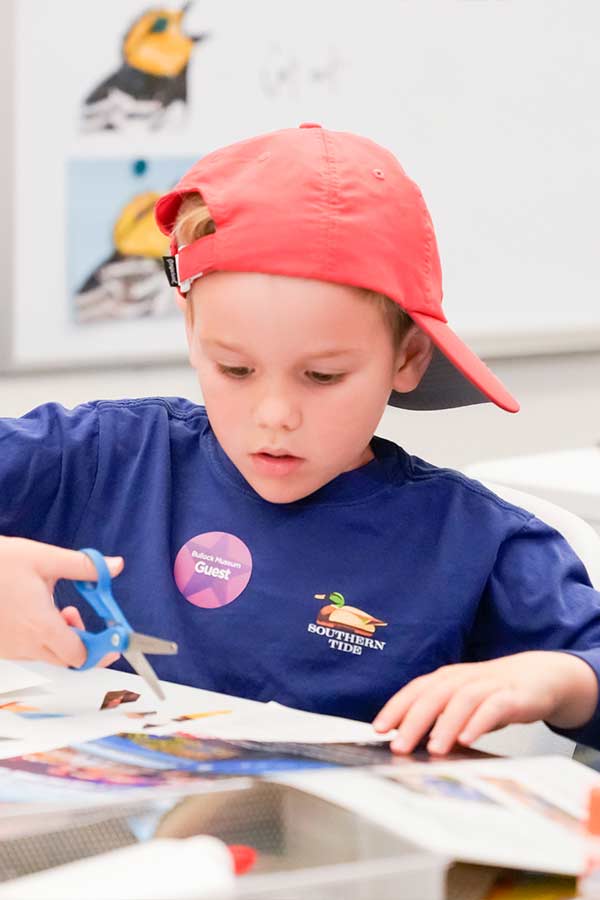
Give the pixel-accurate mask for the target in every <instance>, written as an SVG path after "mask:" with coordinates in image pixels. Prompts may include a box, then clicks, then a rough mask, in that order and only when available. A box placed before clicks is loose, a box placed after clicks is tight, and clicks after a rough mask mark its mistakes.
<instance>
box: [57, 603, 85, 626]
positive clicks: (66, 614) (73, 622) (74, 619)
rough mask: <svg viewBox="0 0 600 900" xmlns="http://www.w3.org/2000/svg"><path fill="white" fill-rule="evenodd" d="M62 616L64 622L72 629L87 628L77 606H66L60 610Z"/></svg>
mask: <svg viewBox="0 0 600 900" xmlns="http://www.w3.org/2000/svg"><path fill="white" fill-rule="evenodd" d="M59 612H60V615H61V616H62V617H63V619H64V621H65V622H66V623H67V625H69V626H70V627H71V628H85V626H84V624H83V619H82V618H81V616H80V614H79V610H78V609H77V607H75V606H65V608H64V609H61V610H59Z"/></svg>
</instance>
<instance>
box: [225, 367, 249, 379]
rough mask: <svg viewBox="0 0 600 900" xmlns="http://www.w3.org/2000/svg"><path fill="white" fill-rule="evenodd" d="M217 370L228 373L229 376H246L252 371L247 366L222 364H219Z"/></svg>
mask: <svg viewBox="0 0 600 900" xmlns="http://www.w3.org/2000/svg"><path fill="white" fill-rule="evenodd" d="M219 372H221V373H222V374H223V375H229V376H230V377H231V378H247V377H248V375H250V374H251V373H252V369H250V368H248V366H222V365H221V364H219Z"/></svg>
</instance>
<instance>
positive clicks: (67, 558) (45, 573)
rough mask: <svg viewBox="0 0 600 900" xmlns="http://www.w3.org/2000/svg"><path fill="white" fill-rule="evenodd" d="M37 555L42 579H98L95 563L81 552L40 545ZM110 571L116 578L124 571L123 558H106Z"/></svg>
mask: <svg viewBox="0 0 600 900" xmlns="http://www.w3.org/2000/svg"><path fill="white" fill-rule="evenodd" d="M36 553H37V566H38V571H39V573H40V575H42V577H44V578H47V579H52V580H54V581H56V580H58V579H59V578H68V579H70V580H71V581H95V580H96V579H97V577H98V573H97V572H96V567H95V566H94V564H93V562H92V561H91V559H90V558H89V556H86V554H85V553H82V552H81V551H80V550H67V549H66V548H65V547H55V546H52V545H50V544H39V545H38V550H37V551H36ZM104 559H105V560H106V564H107V566H108V571H109V572H110V574H111V576H112V577H113V578H114V576H115V575H118V574H119V573H120V572H121V571H122V569H123V565H124V563H123V558H122V557H121V556H105V557H104Z"/></svg>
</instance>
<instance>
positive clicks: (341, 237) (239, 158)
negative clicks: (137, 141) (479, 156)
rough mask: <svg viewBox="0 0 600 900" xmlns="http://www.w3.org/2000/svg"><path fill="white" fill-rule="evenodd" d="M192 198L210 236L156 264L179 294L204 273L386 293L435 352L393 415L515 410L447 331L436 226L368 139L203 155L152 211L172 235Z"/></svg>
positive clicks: (284, 134)
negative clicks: (203, 212) (203, 211)
mask: <svg viewBox="0 0 600 900" xmlns="http://www.w3.org/2000/svg"><path fill="white" fill-rule="evenodd" d="M196 192H199V193H200V194H201V195H202V197H203V199H204V201H205V203H206V205H207V207H208V209H209V211H210V214H211V216H212V219H213V220H214V223H215V227H216V230H215V232H214V233H213V234H209V235H206V236H204V237H201V238H199V239H198V240H197V241H194V243H192V244H190V245H188V246H186V247H182V248H178V247H177V246H176V245H175V244H174V242H173V241H172V244H171V252H172V254H173V255H172V256H169V257H165V270H166V272H167V276H168V278H169V281H170V283H171V284H172V285H174V286H177V288H178V289H179V291H180V292H181V293H182V294H185V293H186V292H187V291H188V290H189V288H190V285H191V283H192V281H194V280H195V279H196V278H200V277H202V276H203V275H208V274H209V273H210V272H215V271H225V272H227V271H228V272H265V273H268V274H273V275H288V276H290V277H298V278H315V279H319V280H321V281H334V282H338V283H340V284H348V285H352V286H356V287H361V288H368V289H370V290H372V291H377V292H378V293H381V294H384V295H385V296H386V297H389V298H390V299H391V300H394V301H395V302H396V303H398V305H399V306H401V307H402V309H404V310H405V311H406V312H407V313H408V314H409V315H410V316H411V318H412V319H413V321H414V322H415V323H416V324H417V325H418V326H419V328H421V329H422V330H423V331H424V332H425V333H426V334H427V335H429V337H430V338H431V340H432V341H433V344H434V346H435V351H434V354H433V358H432V361H431V363H430V365H429V367H428V369H427V372H426V373H425V376H424V377H423V379H422V380H421V383H420V384H419V386H418V387H417V388H415V389H414V390H413V391H410V392H408V393H397V392H396V391H394V392H393V393H392V395H391V397H390V399H389V403H390V404H391V405H392V406H398V407H403V408H404V409H448V408H451V407H457V406H468V405H470V404H473V403H485V402H487V401H488V400H491V401H492V402H493V403H495V404H496V405H497V406H500V407H501V408H502V409H505V410H507V411H509V412H517V411H518V409H519V404H518V402H517V401H516V400H515V398H514V397H513V396H512V395H511V394H510V393H509V391H507V389H506V388H505V387H504V385H503V384H502V382H501V381H500V380H499V379H498V378H496V376H495V375H494V374H493V372H491V371H490V369H488V367H487V366H486V365H485V363H483V362H482V361H481V360H480V359H479V357H478V356H476V355H475V353H473V351H472V350H470V349H469V348H468V347H467V345H466V344H464V343H463V342H462V341H461V340H460V338H459V337H458V336H457V335H456V334H455V333H454V332H453V331H452V330H451V328H450V327H449V326H448V323H447V320H446V317H445V315H444V312H443V310H442V279H441V268H440V260H439V256H438V250H437V245H436V240H435V234H434V231H433V225H432V223H431V218H430V216H429V212H428V210H427V207H426V206H425V201H424V200H423V197H422V195H421V192H420V190H419V188H418V187H417V185H416V184H415V183H414V182H413V181H411V180H410V178H408V176H407V175H406V173H405V172H404V170H403V169H402V167H401V166H400V164H399V162H398V160H397V159H396V158H395V156H394V155H393V154H392V153H390V152H389V151H388V150H385V149H384V148H383V147H380V146H379V145H378V144H375V143H374V142H373V141H371V140H369V139H368V138H364V137H359V136H358V135H355V134H350V133H348V132H341V131H328V130H326V129H324V128H322V127H321V126H320V125H316V124H314V123H312V122H307V123H305V124H303V125H301V126H300V127H299V128H287V129H284V130H281V131H274V132H270V133H268V134H264V135H259V136H257V137H253V138H250V139H249V140H245V141H240V142H238V143H235V144H231V145H229V146H227V147H223V148H222V149H220V150H216V151H214V152H213V153H209V154H208V155H207V156H205V157H203V158H202V159H201V160H199V162H197V163H196V164H195V165H194V166H192V168H191V169H190V170H189V172H187V173H186V174H185V175H184V176H183V178H182V179H181V180H180V181H179V183H178V184H177V185H176V187H175V188H174V189H173V190H172V191H169V193H168V194H165V195H164V196H162V197H161V198H160V199H159V200H158V202H157V204H156V221H157V223H158V226H159V228H160V229H161V231H162V232H164V234H171V233H172V231H173V227H174V224H175V220H176V218H177V214H178V212H179V208H180V206H181V203H182V201H183V200H184V199H185V197H186V196H187V195H189V194H192V193H196Z"/></svg>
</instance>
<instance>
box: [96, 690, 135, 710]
mask: <svg viewBox="0 0 600 900" xmlns="http://www.w3.org/2000/svg"><path fill="white" fill-rule="evenodd" d="M139 698H140V695H139V694H136V692H135V691H107V693H106V694H105V696H104V700H103V701H102V704H101V705H100V709H114V708H115V707H116V706H120V705H121V703H134V702H135V701H136V700H139Z"/></svg>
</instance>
